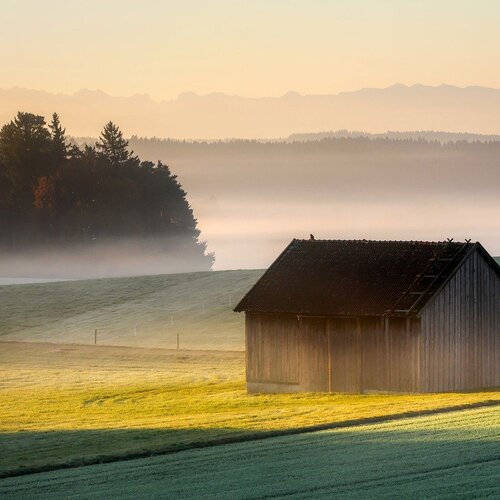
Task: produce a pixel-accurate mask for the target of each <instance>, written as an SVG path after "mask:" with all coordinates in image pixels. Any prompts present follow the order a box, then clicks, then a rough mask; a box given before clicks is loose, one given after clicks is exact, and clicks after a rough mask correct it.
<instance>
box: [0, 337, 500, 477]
mask: <svg viewBox="0 0 500 500" xmlns="http://www.w3.org/2000/svg"><path fill="white" fill-rule="evenodd" d="M487 401H500V392H476V393H463V394H431V395H394V394H392V395H389V394H386V395H384V394H379V395H343V394H278V395H247V393H246V389H245V382H244V354H243V353H242V352H231V351H187V350H186V351H182V350H180V351H176V350H167V349H141V348H133V347H113V346H108V347H106V346H78V345H68V344H43V343H18V342H5V343H0V449H1V450H2V453H1V454H0V476H2V475H3V476H8V475H16V474H23V473H27V472H34V471H37V470H45V469H52V468H54V469H55V468H58V467H67V466H77V465H83V464H87V463H99V462H102V461H111V460H117V459H123V458H127V457H131V456H144V455H148V454H157V453H165V452H172V451H176V450H182V449H189V448H192V447H197V446H206V445H210V444H218V443H220V442H223V441H227V440H237V439H248V438H251V437H259V436H262V435H264V434H269V433H276V432H283V431H287V432H288V431H294V430H296V429H300V428H304V427H309V426H317V425H322V424H332V423H346V422H352V421H359V420H364V419H369V418H374V417H386V416H389V415H391V416H392V415H404V414H405V413H407V412H415V411H423V410H441V409H446V408H449V407H453V406H459V405H470V404H476V403H481V402H487ZM497 411H498V410H497Z"/></svg>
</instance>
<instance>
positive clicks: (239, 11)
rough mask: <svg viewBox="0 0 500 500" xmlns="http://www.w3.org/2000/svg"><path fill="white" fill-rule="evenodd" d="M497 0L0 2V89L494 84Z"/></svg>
mask: <svg viewBox="0 0 500 500" xmlns="http://www.w3.org/2000/svg"><path fill="white" fill-rule="evenodd" d="M499 20H500V2H498V1H497V0H474V1H470V0H453V1H448V0H432V1H431V0H418V1H416V0H364V1H362V0H349V1H347V0H345V1H340V0H329V1H328V0H301V1H292V0H252V1H242V0H214V1H206V0H182V1H164V0H141V1H140V2H137V1H136V0H105V1H103V0H98V1H97V0H70V1H68V0H64V1H62V0H44V1H43V2H42V1H40V0H0V23H1V27H2V29H1V30H0V68H1V73H0V74H1V78H0V87H1V88H9V87H13V86H19V87H26V88H32V89H39V90H47V91H50V92H61V93H73V92H76V91H78V90H80V89H82V88H89V89H100V90H103V91H105V92H107V93H109V94H112V95H120V96H129V95H133V94H136V93H139V94H149V95H151V96H152V97H153V98H155V99H159V100H163V99H165V100H168V99H173V98H175V97H177V96H178V95H179V94H180V93H182V92H195V93H199V94H207V93H211V92H223V93H227V94H236V95H242V96H247V97H258V96H279V95H283V94H285V93H286V92H287V91H297V92H300V93H303V94H332V93H337V92H341V91H349V90H356V89H359V88H364V87H386V86H389V85H392V84H394V83H397V82H399V83H403V84H406V85H412V84H415V83H422V84H426V85H439V84H441V83H447V84H453V85H458V86H468V85H481V86H488V87H495V88H500V64H499V63H500V30H498V22H499Z"/></svg>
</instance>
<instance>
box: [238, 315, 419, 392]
mask: <svg viewBox="0 0 500 500" xmlns="http://www.w3.org/2000/svg"><path fill="white" fill-rule="evenodd" d="M246 345H247V350H246V359H247V383H248V389H249V391H250V392H291V391H304V392H308V391H311V392H351V393H358V392H363V391H397V392H415V391H418V368H419V364H418V321H412V322H411V323H409V324H408V326H407V323H406V321H405V320H391V321H389V324H388V328H387V329H385V328H384V326H383V325H382V324H381V320H380V318H366V319H360V320H356V319H335V318H329V319H328V318H307V317H301V318H300V319H298V318H297V316H293V315H284V314H256V313H247V315H246Z"/></svg>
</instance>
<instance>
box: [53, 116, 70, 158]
mask: <svg viewBox="0 0 500 500" xmlns="http://www.w3.org/2000/svg"><path fill="white" fill-rule="evenodd" d="M49 128H50V135H51V137H52V154H53V155H54V160H55V161H56V162H57V163H60V162H61V161H63V160H64V159H65V158H66V157H67V155H68V145H67V143H66V129H63V128H62V126H61V122H60V120H59V115H58V114H57V113H54V114H53V115H52V121H51V122H50V124H49Z"/></svg>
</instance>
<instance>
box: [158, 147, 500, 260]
mask: <svg viewBox="0 0 500 500" xmlns="http://www.w3.org/2000/svg"><path fill="white" fill-rule="evenodd" d="M164 159H165V160H166V161H167V158H166V157H165V158H164ZM170 165H171V167H172V168H173V170H174V172H176V173H178V175H179V179H180V181H181V182H182V184H183V185H184V187H185V188H186V190H187V192H188V194H189V200H190V202H191V204H192V206H193V209H194V211H195V215H196V217H197V219H198V222H199V225H200V228H201V230H202V238H203V239H205V240H207V241H208V246H209V249H210V250H212V251H214V252H215V254H216V263H215V268H216V269H234V268H264V267H267V266H268V265H269V264H270V263H271V262H272V261H273V259H274V258H275V257H276V256H277V255H278V254H279V252H280V251H281V250H282V249H283V247H284V246H285V245H286V244H287V243H288V242H289V241H290V240H291V239H292V238H295V237H298V238H308V237H309V234H310V233H313V234H314V235H315V237H316V238H341V239H344V238H346V239H351V238H367V239H397V240H401V239H409V240H444V239H446V238H449V237H452V238H455V240H464V239H466V238H471V239H472V240H473V241H481V242H482V243H483V244H484V245H485V246H486V248H487V249H488V250H489V251H490V252H492V253H493V254H494V255H499V254H500V202H499V200H500V163H499V161H498V158H497V157H496V156H494V157H493V159H492V158H491V157H489V158H482V157H481V155H474V154H472V155H469V157H467V155H464V154H462V153H460V152H454V153H452V154H449V155H448V156H447V157H443V155H442V153H439V152H438V153H436V154H434V155H429V154H414V155H407V154H405V153H403V154H400V153H399V154H396V153H386V154H380V153H378V154H346V155H330V156H328V155H327V156H323V155H314V154H311V155H296V156H288V155H269V156H266V155H262V156H252V155H237V154H232V155H229V154H228V155H227V156H215V157H209V156H206V157H204V158H200V157H196V158H195V157H192V158H189V157H184V158H183V157H177V158H175V159H174V160H173V161H170Z"/></svg>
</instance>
